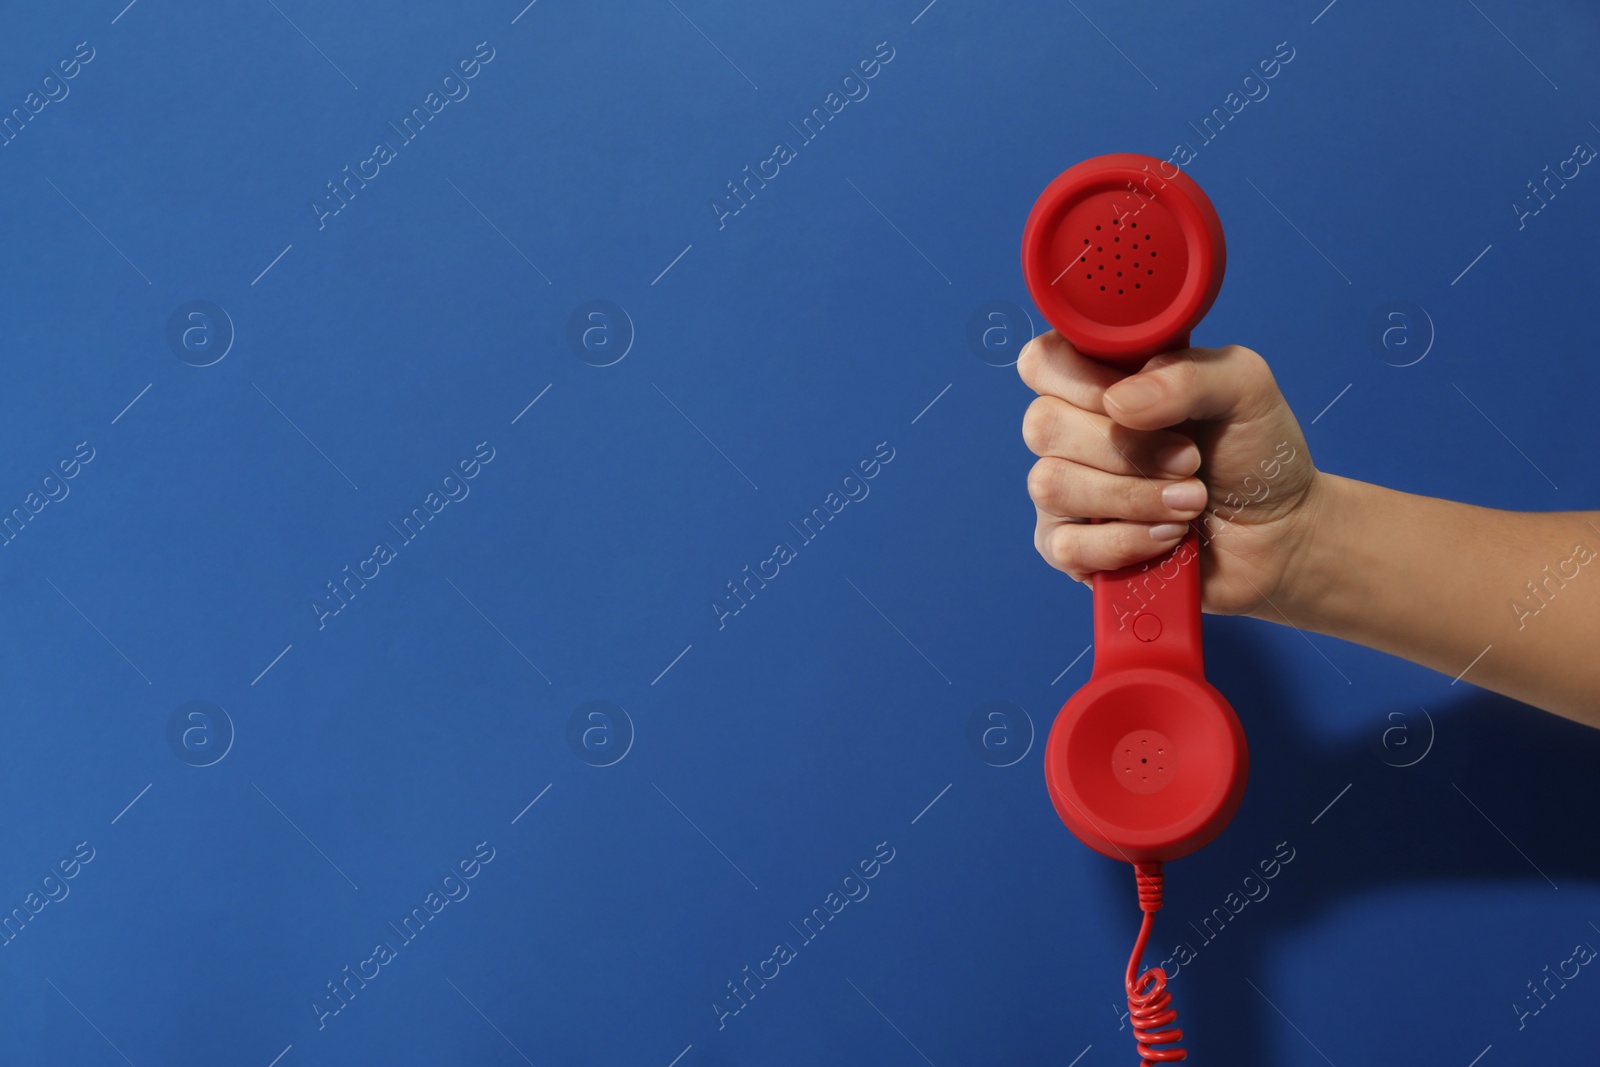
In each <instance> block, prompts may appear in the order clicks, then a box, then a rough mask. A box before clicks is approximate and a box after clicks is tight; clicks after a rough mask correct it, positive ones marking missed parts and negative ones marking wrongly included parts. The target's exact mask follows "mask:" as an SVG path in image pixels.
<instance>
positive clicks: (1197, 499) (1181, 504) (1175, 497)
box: [1161, 482, 1206, 511]
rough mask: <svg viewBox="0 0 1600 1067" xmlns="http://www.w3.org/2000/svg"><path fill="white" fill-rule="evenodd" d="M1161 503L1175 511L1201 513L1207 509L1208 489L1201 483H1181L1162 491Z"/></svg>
mask: <svg viewBox="0 0 1600 1067" xmlns="http://www.w3.org/2000/svg"><path fill="white" fill-rule="evenodd" d="M1161 502H1162V503H1163V504H1165V505H1166V506H1167V507H1169V508H1171V509H1172V510H1173V511H1199V510H1200V509H1201V508H1203V507H1205V503H1206V487H1205V486H1203V485H1201V484H1200V483H1199V482H1179V483H1178V484H1177V485H1169V486H1167V487H1166V488H1165V489H1163V490H1161Z"/></svg>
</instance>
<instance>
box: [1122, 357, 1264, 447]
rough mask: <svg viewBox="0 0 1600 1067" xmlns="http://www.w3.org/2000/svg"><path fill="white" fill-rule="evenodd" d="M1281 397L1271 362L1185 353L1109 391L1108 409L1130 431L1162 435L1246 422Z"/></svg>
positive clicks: (1156, 362)
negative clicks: (1199, 424) (1209, 422)
mask: <svg viewBox="0 0 1600 1067" xmlns="http://www.w3.org/2000/svg"><path fill="white" fill-rule="evenodd" d="M1280 396H1281V394H1280V393H1279V391H1278V383H1277V381H1276V380H1274V379H1273V377H1272V371H1271V370H1270V369H1269V368H1268V367H1267V361H1266V360H1264V359H1262V358H1261V356H1259V355H1258V354H1256V353H1255V352H1252V351H1251V350H1250V349H1248V348H1245V347H1243V346H1241V345H1227V346H1225V347H1222V348H1183V349H1178V350H1177V351H1174V352H1164V353H1162V354H1161V355H1159V356H1154V357H1152V358H1151V359H1150V360H1149V361H1148V362H1146V363H1145V365H1144V367H1143V368H1142V369H1141V370H1140V371H1139V372H1138V373H1137V374H1130V375H1128V377H1126V378H1123V379H1122V380H1121V381H1119V382H1117V383H1116V384H1115V385H1112V386H1110V387H1109V388H1107V389H1106V392H1105V409H1106V414H1107V415H1110V416H1111V418H1112V419H1113V420H1115V421H1116V422H1118V423H1120V424H1122V425H1123V426H1127V427H1129V428H1130V429H1135V430H1158V429H1161V428H1163V427H1167V426H1176V425H1177V424H1178V423H1180V422H1183V421H1184V420H1185V419H1217V420H1226V421H1243V420H1247V419H1250V418H1252V417H1254V416H1256V415H1259V414H1261V413H1262V412H1264V411H1266V410H1268V409H1269V408H1270V407H1271V406H1272V404H1273V403H1274V402H1275V401H1277V399H1278V398H1279V397H1280Z"/></svg>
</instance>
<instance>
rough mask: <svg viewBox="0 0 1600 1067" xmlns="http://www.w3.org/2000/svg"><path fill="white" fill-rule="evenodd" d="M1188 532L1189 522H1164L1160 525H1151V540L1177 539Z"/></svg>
mask: <svg viewBox="0 0 1600 1067" xmlns="http://www.w3.org/2000/svg"><path fill="white" fill-rule="evenodd" d="M1188 532H1189V526H1188V524H1187V523H1177V522H1164V523H1161V524H1160V525H1159V526H1152V527H1150V540H1152V541H1176V540H1177V539H1178V538H1180V537H1182V536H1183V535H1184V534H1186V533H1188Z"/></svg>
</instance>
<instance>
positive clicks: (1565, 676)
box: [1254, 474, 1600, 726]
mask: <svg viewBox="0 0 1600 1067" xmlns="http://www.w3.org/2000/svg"><path fill="white" fill-rule="evenodd" d="M1318 477H1319V479H1320V481H1321V484H1320V486H1319V487H1318V493H1317V501H1316V503H1315V510H1314V511H1313V512H1312V513H1310V514H1308V515H1307V516H1306V519H1307V523H1308V529H1309V530H1310V531H1312V532H1310V533H1309V535H1308V537H1307V539H1306V541H1305V543H1304V544H1303V546H1302V547H1301V548H1300V549H1299V553H1298V556H1297V558H1296V559H1295V560H1294V562H1293V563H1292V564H1291V567H1290V570H1289V573H1288V574H1287V575H1286V578H1285V581H1284V583H1283V588H1282V589H1281V590H1280V591H1279V592H1278V593H1277V594H1276V595H1275V596H1274V597H1273V598H1272V601H1271V602H1270V603H1268V604H1266V605H1263V607H1262V609H1261V610H1259V611H1257V612H1255V613H1254V614H1255V616H1256V617H1258V618H1263V619H1270V620H1272V621H1276V622H1283V621H1286V620H1287V621H1288V622H1290V623H1292V624H1293V625H1295V626H1298V627H1300V628H1301V629H1306V630H1314V631H1316V632H1318V633H1324V634H1328V635H1330V636H1334V637H1339V638H1343V639H1345V640H1348V641H1354V642H1357V643H1359V644H1363V645H1367V646H1370V647H1372V648H1376V649H1380V650H1382V651H1385V652H1389V653H1392V654H1394V655H1397V656H1403V657H1404V658H1406V659H1409V660H1413V661H1415V662H1417V663H1421V664H1423V665H1424V666H1427V667H1431V668H1433V669H1434V670H1437V671H1439V672H1441V673H1443V674H1446V675H1449V676H1450V677H1451V678H1456V677H1458V676H1461V677H1463V680H1464V681H1468V682H1471V683H1472V684H1474V685H1477V686H1480V687H1482V688H1485V689H1491V690H1494V691H1496V692H1499V693H1503V694H1505V695H1506V696H1510V697H1513V698H1515V699H1517V700H1521V701H1523V702H1525V703H1528V704H1532V705H1534V706H1536V707H1541V708H1544V709H1546V710H1548V711H1552V712H1555V713H1556V714H1559V715H1564V716H1566V717H1568V718H1571V719H1576V720H1578V721H1580V722H1585V723H1588V724H1589V725H1591V726H1600V513H1592V512H1591V513H1585V512H1549V513H1530V512H1511V511H1497V510H1494V509H1490V508H1480V507H1474V506H1472V505H1469V504H1460V503H1455V502H1452V501H1448V500H1438V499H1434V498H1431V497H1424V496H1414V495H1412V494H1409V493H1400V492H1396V491H1394V490H1390V489H1385V488H1382V487H1381V486H1376V485H1369V484H1367V483H1365V482H1358V481H1354V480H1352V479H1348V478H1340V477H1338V476H1337V475H1329V474H1320V475H1318ZM1486 650H1487V651H1486Z"/></svg>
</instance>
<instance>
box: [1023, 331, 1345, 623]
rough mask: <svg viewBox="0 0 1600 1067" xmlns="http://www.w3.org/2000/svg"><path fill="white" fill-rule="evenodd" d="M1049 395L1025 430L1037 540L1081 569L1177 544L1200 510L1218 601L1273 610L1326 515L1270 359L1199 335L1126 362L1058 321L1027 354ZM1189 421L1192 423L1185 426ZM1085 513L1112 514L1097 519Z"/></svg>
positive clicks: (1125, 562) (1207, 578) (1229, 609)
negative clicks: (1097, 350)
mask: <svg viewBox="0 0 1600 1067" xmlns="http://www.w3.org/2000/svg"><path fill="white" fill-rule="evenodd" d="M1017 372H1018V373H1019V374H1020V375H1021V376H1022V380H1023V381H1024V382H1026V383H1027V384H1028V386H1029V387H1030V388H1031V389H1033V391H1034V392H1036V393H1038V394H1039V397H1038V399H1037V400H1035V401H1034V402H1033V403H1032V404H1030V405H1029V407H1028V411H1027V414H1026V415H1025V416H1024V417H1023V420H1022V436H1023V440H1025V441H1026V442H1027V445H1028V448H1029V449H1030V450H1031V451H1032V452H1033V453H1034V454H1035V455H1037V456H1039V457H1040V459H1039V462H1037V463H1035V464H1034V466H1033V470H1032V471H1031V472H1029V474H1028V495H1029V496H1031V497H1032V498H1033V502H1034V505H1035V507H1036V508H1037V509H1038V523H1037V526H1036V527H1035V530H1034V547H1035V548H1037V549H1038V550H1039V554H1040V555H1041V556H1043V557H1044V558H1045V560H1046V561H1047V562H1048V563H1049V564H1050V565H1051V566H1052V567H1055V568H1056V569H1057V570H1061V571H1064V572H1066V573H1067V574H1068V575H1070V576H1071V577H1073V578H1074V579H1076V580H1078V581H1080V582H1081V581H1086V580H1087V576H1088V575H1090V574H1092V573H1093V572H1095V571H1108V570H1117V569H1119V568H1122V567H1126V566H1129V565H1131V564H1135V563H1139V562H1142V561H1144V560H1147V559H1152V558H1154V557H1156V556H1160V555H1163V554H1164V553H1166V552H1168V551H1169V550H1171V549H1172V548H1173V547H1174V546H1175V545H1176V544H1177V543H1178V541H1179V539H1180V538H1182V537H1183V535H1184V533H1185V532H1186V531H1187V530H1188V528H1189V524H1190V523H1194V524H1195V525H1196V526H1197V527H1198V529H1199V531H1200V536H1201V543H1202V544H1203V545H1205V546H1206V548H1205V551H1203V552H1202V553H1201V596H1202V602H1203V607H1204V609H1205V610H1206V611H1209V612H1212V613H1214V614H1222V615H1250V614H1256V613H1258V612H1265V613H1267V614H1268V615H1270V616H1274V617H1276V615H1277V612H1276V611H1273V610H1271V609H1270V606H1269V605H1270V602H1271V599H1272V597H1273V596H1274V595H1275V594H1276V593H1277V592H1278V591H1279V590H1280V589H1281V588H1283V587H1284V585H1285V583H1286V581H1287V580H1288V579H1289V577H1290V576H1291V575H1290V572H1291V569H1292V564H1293V563H1294V561H1295V560H1296V558H1297V557H1298V556H1300V555H1301V554H1302V553H1301V551H1300V550H1301V548H1302V547H1303V545H1304V543H1305V542H1306V540H1307V539H1308V538H1309V536H1310V534H1311V531H1312V529H1313V528H1314V525H1315V522H1316V512H1317V508H1318V506H1319V503H1320V500H1321V496H1322V494H1321V493H1320V491H1319V490H1320V482H1319V477H1318V473H1317V470H1316V468H1315V467H1314V466H1312V463H1311V456H1310V454H1309V452H1308V451H1307V448H1306V440H1305V436H1304V435H1303V434H1302V433H1301V432H1300V424H1299V423H1298V422H1297V421H1296V420H1295V417H1294V413H1293V412H1292V411H1290V410H1289V405H1288V403H1287V401H1285V400H1284V398H1283V394H1282V393H1281V392H1279V390H1278V384H1277V382H1276V381H1275V380H1274V379H1273V377H1272V371H1271V370H1269V369H1268V367H1267V364H1266V361H1265V360H1263V359H1262V358H1261V357H1260V356H1259V355H1257V354H1256V353H1254V352H1252V351H1251V350H1250V349H1248V348H1242V347H1240V346H1238V345H1229V346H1227V347H1225V348H1188V349H1182V350H1179V351H1176V352H1169V353H1165V354H1163V355H1159V356H1156V357H1154V358H1153V359H1151V360H1150V361H1149V362H1147V363H1146V364H1145V366H1144V368H1143V369H1141V370H1140V371H1138V372H1137V373H1135V374H1127V373H1126V372H1124V371H1120V370H1117V369H1115V368H1113V367H1110V366H1107V365H1105V364H1103V363H1098V362H1096V361H1094V360H1091V359H1089V358H1087V357H1085V356H1082V355H1080V354H1079V353H1078V352H1077V351H1076V350H1075V349H1074V348H1073V347H1072V345H1071V344H1070V343H1069V342H1068V341H1067V340H1066V339H1065V338H1063V337H1062V336H1061V335H1060V334H1058V333H1056V332H1055V331H1051V332H1050V333H1046V334H1043V335H1041V336H1039V337H1036V338H1034V339H1033V340H1032V341H1031V342H1029V343H1028V345H1027V346H1026V347H1025V348H1024V349H1023V350H1022V353H1021V356H1020V357H1019V358H1018V360H1017ZM1186 420H1193V421H1192V423H1191V427H1192V433H1193V436H1192V438H1191V437H1188V436H1185V435H1184V434H1182V433H1179V432H1178V431H1177V430H1175V429H1169V427H1176V426H1178V425H1179V424H1180V423H1184V422H1186ZM1084 519H1105V520H1109V521H1106V522H1103V523H1095V524H1087V523H1084V522H1083V521H1082V520H1084Z"/></svg>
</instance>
